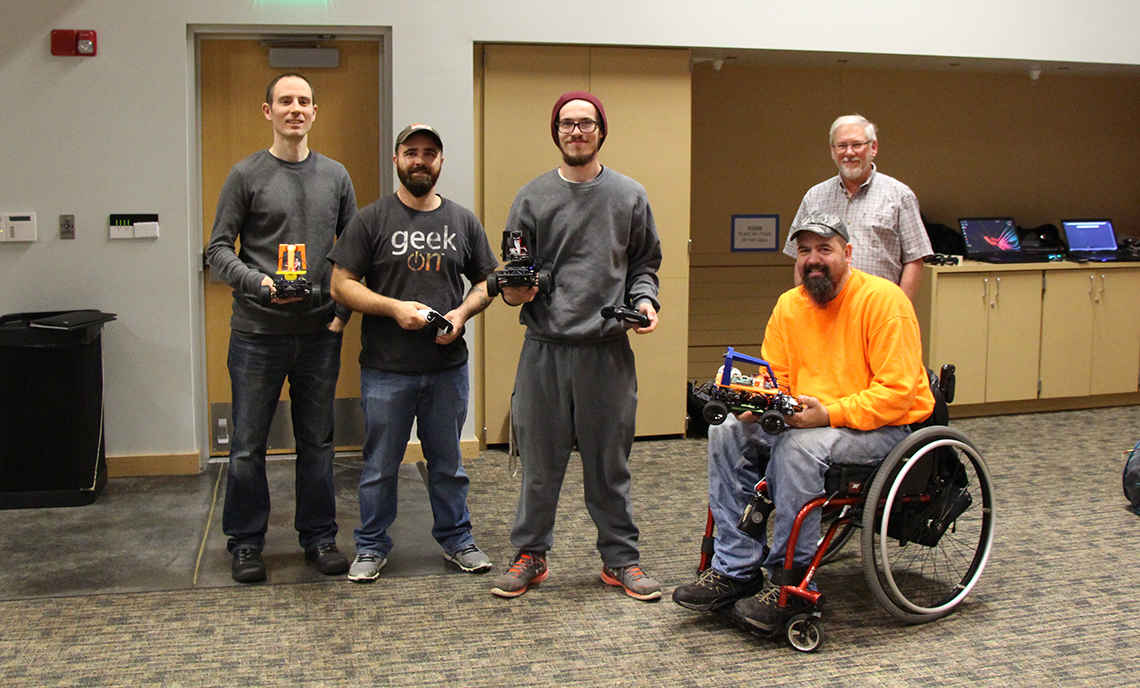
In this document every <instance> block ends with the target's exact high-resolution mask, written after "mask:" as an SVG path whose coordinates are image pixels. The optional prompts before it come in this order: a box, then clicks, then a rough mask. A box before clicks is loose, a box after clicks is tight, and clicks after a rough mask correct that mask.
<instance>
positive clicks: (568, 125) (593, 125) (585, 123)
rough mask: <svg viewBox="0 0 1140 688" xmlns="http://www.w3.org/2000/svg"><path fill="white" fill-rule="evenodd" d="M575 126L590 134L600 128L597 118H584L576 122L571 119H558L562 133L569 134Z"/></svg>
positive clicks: (559, 129)
mask: <svg viewBox="0 0 1140 688" xmlns="http://www.w3.org/2000/svg"><path fill="white" fill-rule="evenodd" d="M574 127H577V128H578V131H580V132H582V133H583V134H589V133H591V132H592V131H594V130H595V129H597V128H598V122H597V120H592V119H584V120H582V121H581V122H575V121H573V120H569V119H560V120H558V131H559V132H560V133H562V134H569V133H571V132H573V131H574Z"/></svg>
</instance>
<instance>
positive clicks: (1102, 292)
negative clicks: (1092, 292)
mask: <svg viewBox="0 0 1140 688" xmlns="http://www.w3.org/2000/svg"><path fill="white" fill-rule="evenodd" d="M1105 280H1106V277H1105V275H1104V273H1101V276H1100V294H1098V295H1097V298H1096V300H1097V303H1100V301H1101V299H1103V298H1104V290H1105V287H1107V286H1108V284H1107V282H1106V281H1105Z"/></svg>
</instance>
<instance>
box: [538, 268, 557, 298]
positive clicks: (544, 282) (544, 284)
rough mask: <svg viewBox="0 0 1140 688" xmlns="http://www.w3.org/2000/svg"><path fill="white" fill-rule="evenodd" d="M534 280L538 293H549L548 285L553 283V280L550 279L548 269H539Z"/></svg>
mask: <svg viewBox="0 0 1140 688" xmlns="http://www.w3.org/2000/svg"><path fill="white" fill-rule="evenodd" d="M535 282H536V283H537V285H538V293H539V294H549V293H550V287H551V286H552V285H553V282H552V281H551V278H550V271H549V270H539V271H538V278H537V279H536V280H535Z"/></svg>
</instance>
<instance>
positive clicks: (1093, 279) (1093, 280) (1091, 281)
mask: <svg viewBox="0 0 1140 688" xmlns="http://www.w3.org/2000/svg"><path fill="white" fill-rule="evenodd" d="M1094 291H1096V275H1089V298H1090V299H1092V300H1093V301H1096V297H1095V296H1093V292H1094Z"/></svg>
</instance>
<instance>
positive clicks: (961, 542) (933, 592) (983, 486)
mask: <svg viewBox="0 0 1140 688" xmlns="http://www.w3.org/2000/svg"><path fill="white" fill-rule="evenodd" d="M935 450H940V451H947V450H948V451H953V452H954V455H955V458H956V459H957V461H958V465H959V466H960V467H961V470H960V471H958V470H955V477H956V478H958V479H959V480H961V479H962V478H963V477H964V482H965V485H964V486H959V487H958V489H959V491H960V492H959V493H967V494H968V496H969V498H970V499H971V500H972V501H971V503H970V505H969V507H968V508H966V509H965V511H963V512H962V513H960V514H959V515H958V516H956V517H955V518H953V520H952V521H951V522H950V523H949V527H947V529H946V531H945V533H944V534H943V535H942V536H941V537H940V538H938V539H937V541H936V542H935V544H933V545H932V546H928V545H923V544H919V543H917V542H906V543H905V544H904V543H902V542H900V540H899V539H897V538H896V535H897V533H893V534H892V533H891V532H890V531H891V529H892V528H895V529H897V528H899V521H900V520H904V522H905V516H903V515H902V511H901V510H899V509H896V507H902V506H904V505H905V500H906V499H907V496H905V495H902V494H900V487H901V486H902V485H903V483H904V480H905V479H906V478H907V476H908V474H909V473H910V472H911V471H912V470H913V469H915V468H916V467H918V466H923V463H924V462H923V461H922V460H923V459H924V458H926V457H927V456H928V455H930V454H931V452H934V451H935ZM934 460H938V455H937V454H935V455H930V457H929V459H928V461H934ZM948 465H951V466H953V465H954V464H953V463H949V464H948ZM896 467H897V469H898V471H897V475H894V473H895V469H896ZM924 468H930V464H929V463H926V465H925V467H924ZM888 481H889V484H888ZM944 489H953V486H946V487H945V488H944ZM868 500H869V503H878V504H880V505H881V506H880V508H878V509H866V510H864V514H863V542H862V545H863V547H862V551H863V564H864V573H865V574H866V577H867V581H868V584H869V585H870V587H871V590H872V593H874V595H875V597H876V598H877V599H878V601H879V602H880V603H881V604H882V605H883V606H884V607H885V608H886V609H887V610H888V611H889V612H890V613H891V614H893V615H894V616H896V617H897V618H899V619H901V620H903V621H906V622H908V623H925V622H927V621H933V620H934V619H937V618H941V617H942V616H945V615H946V614H948V613H950V611H952V610H953V609H954V608H955V607H956V606H957V605H958V604H959V603H960V602H961V601H962V600H963V599H964V598H965V597H966V596H967V595H968V594H969V593H970V591H971V590H972V589H973V588H974V586H975V584H976V583H977V582H978V579H979V578H980V576H981V574H982V571H983V570H984V569H985V566H986V562H987V561H988V559H989V554H990V550H991V548H992V545H993V535H994V511H993V488H992V481H991V479H990V474H989V470H988V469H987V467H986V464H985V461H984V459H983V458H982V456H981V454H980V453H979V452H978V450H977V448H976V447H974V445H973V444H972V443H971V442H970V440H969V439H968V438H967V437H966V436H965V435H963V434H962V433H960V432H958V431H957V430H954V429H952V428H949V427H944V426H935V427H929V428H924V429H922V430H919V431H918V432H916V433H913V434H912V435H910V436H908V437H907V439H905V440H904V441H903V442H902V443H901V444H900V445H899V446H898V447H896V449H895V451H893V452H892V453H891V455H890V456H888V457H887V459H885V460H884V461H883V465H882V466H881V467H880V470H879V472H878V473H877V474H876V476H875V479H874V481H873V482H872V485H871V489H870V491H869V494H868ZM871 500H874V501H873V502H872V501H871ZM896 514H897V515H896Z"/></svg>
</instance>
